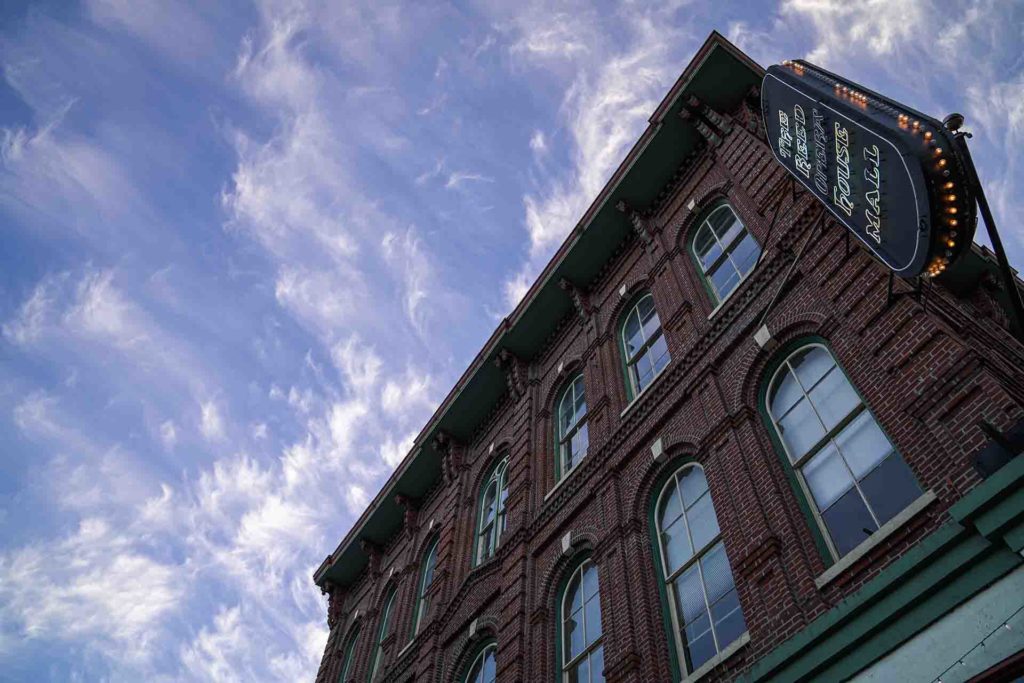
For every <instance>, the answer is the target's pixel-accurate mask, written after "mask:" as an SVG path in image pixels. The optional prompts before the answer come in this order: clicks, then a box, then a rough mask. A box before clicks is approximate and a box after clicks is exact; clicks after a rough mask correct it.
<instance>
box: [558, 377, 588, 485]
mask: <svg viewBox="0 0 1024 683" xmlns="http://www.w3.org/2000/svg"><path fill="white" fill-rule="evenodd" d="M578 377H583V369H582V368H580V370H579V371H578V372H576V373H574V374H573V375H572V377H570V378H569V379H567V380H566V381H564V382H563V383H562V389H561V390H560V391H559V392H558V393H557V394H556V395H555V405H554V410H552V411H551V412H552V416H553V419H552V420H551V426H552V428H553V439H554V444H555V483H556V484H557V483H558V482H560V481H562V477H563V474H562V450H561V449H562V445H561V443H562V442H561V436H562V435H561V433H560V430H559V427H558V419H559V414H558V410H559V408H561V406H562V399H564V398H565V394H566V393H567V392H568V391H570V390H571V389H572V385H573V384H575V382H576V379H577V378H578ZM586 394H587V380H586V378H585V377H584V379H583V400H586ZM574 408H575V406H574ZM587 410H588V411H589V410H590V405H589V404H588V405H587ZM584 419H585V417H584ZM584 457H586V456H584Z"/></svg>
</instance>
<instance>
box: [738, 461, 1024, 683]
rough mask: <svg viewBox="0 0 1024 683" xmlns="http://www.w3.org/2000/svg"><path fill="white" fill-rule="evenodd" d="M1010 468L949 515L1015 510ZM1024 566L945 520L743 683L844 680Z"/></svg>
mask: <svg viewBox="0 0 1024 683" xmlns="http://www.w3.org/2000/svg"><path fill="white" fill-rule="evenodd" d="M1011 464H1012V465H1013V470H1011V471H1009V472H1003V470H1000V472H998V473H996V475H993V477H990V478H989V479H988V480H986V481H984V482H982V483H981V484H979V485H978V486H977V487H976V488H975V489H974V491H972V492H971V493H970V494H969V495H968V496H965V497H964V498H963V499H962V500H961V501H960V503H958V504H957V505H955V506H954V507H953V508H951V510H950V512H951V516H953V517H956V516H958V515H964V514H967V513H970V512H972V511H976V510H983V509H992V505H993V503H992V501H997V503H998V502H1000V501H1006V500H1013V501H1014V504H1015V505H1020V503H1019V502H1017V499H1016V495H1015V494H1016V493H1017V491H1018V490H1019V487H1018V485H1017V482H1018V481H1019V480H1020V477H1021V474H1022V472H1024V458H1021V457H1018V458H1016V459H1015V460H1014V462H1013V463H1011ZM1007 467H1010V465H1007ZM1003 469H1004V470H1005V469H1006V468H1003ZM997 475H998V476H997ZM961 504H962V505H961ZM958 508H959V509H958ZM1017 514H1018V516H1020V515H1022V514H1024V509H1021V508H1019V509H1018V510H1017ZM1011 531H1012V529H1011ZM1022 564H1024V559H1022V558H1021V556H1020V555H1019V554H1017V553H1015V552H1013V551H1012V550H1010V549H1009V548H1008V547H1007V546H1006V545H1004V544H1003V543H1002V542H1001V540H1000V539H993V540H990V539H988V538H985V537H984V536H981V535H978V534H977V533H975V530H974V529H971V528H969V527H965V526H963V525H961V524H959V523H958V522H956V521H950V522H948V523H947V524H946V525H945V526H943V527H942V528H940V529H938V530H937V531H935V532H934V533H932V534H931V535H929V536H927V537H926V538H924V539H923V540H922V541H921V542H920V543H919V544H918V545H916V546H915V547H913V548H911V549H910V550H909V551H908V552H907V553H906V554H905V555H903V557H901V558H899V559H898V560H896V561H895V562H893V563H892V564H891V565H890V566H889V567H887V568H886V569H885V570H883V571H882V572H881V573H880V574H879V575H878V576H877V577H875V578H874V579H872V580H871V581H869V582H868V583H867V584H865V585H864V587H863V588H861V589H860V590H859V591H857V592H856V593H854V594H853V595H851V596H849V597H848V598H846V599H845V600H843V601H842V602H841V603H839V604H838V605H837V606H835V607H834V608H832V609H831V610H829V611H828V612H826V613H825V614H823V615H821V616H820V617H818V618H817V619H815V620H814V621H813V622H811V624H809V625H808V626H807V627H806V628H804V629H803V630H802V631H800V632H799V633H797V634H796V635H794V636H793V637H791V638H790V639H789V640H787V641H786V642H784V643H782V644H781V645H779V646H778V647H777V648H775V650H773V651H772V652H771V653H769V654H768V655H767V656H766V657H764V658H762V659H761V660H759V661H758V662H757V663H755V664H754V666H753V667H752V668H751V669H750V670H749V671H747V672H746V673H745V674H744V676H743V677H742V679H741V680H744V681H747V682H748V683H754V682H756V681H766V680H771V681H790V680H821V681H835V680H845V679H847V678H849V677H851V676H853V675H854V674H856V673H857V672H858V671H860V670H862V669H864V668H866V667H868V666H869V665H871V664H872V663H873V662H875V661H877V660H879V659H881V658H882V657H884V656H885V655H887V654H888V653H890V652H892V651H893V650H895V649H896V648H897V647H899V646H900V645H901V644H903V643H904V642H906V641H907V640H909V639H910V638H912V637H913V636H915V635H916V634H917V633H919V632H921V631H922V630H924V629H925V628H926V627H928V626H929V625H930V624H932V623H933V622H935V621H936V620H938V619H940V618H941V617H943V616H944V615H946V614H948V613H949V612H950V611H951V610H953V609H954V608H956V607H957V606H958V605H960V604H962V603H963V602H964V601H966V600H968V599H969V598H971V597H972V596H974V595H975V594H977V593H978V592H980V591H982V590H984V589H985V588H986V587H988V586H990V585H991V584H993V583H994V582H996V581H997V580H999V579H1000V578H1002V577H1003V576H1005V575H1006V574H1008V573H1009V572H1010V571H1012V570H1014V569H1015V568H1017V567H1019V566H1021V565H1022Z"/></svg>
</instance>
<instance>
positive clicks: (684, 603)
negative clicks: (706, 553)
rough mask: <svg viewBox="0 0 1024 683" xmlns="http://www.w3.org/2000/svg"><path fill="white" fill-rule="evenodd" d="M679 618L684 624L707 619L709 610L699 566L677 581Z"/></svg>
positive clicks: (695, 566) (689, 570)
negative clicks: (705, 600) (705, 601)
mask: <svg viewBox="0 0 1024 683" xmlns="http://www.w3.org/2000/svg"><path fill="white" fill-rule="evenodd" d="M675 585H676V600H677V603H676V604H677V605H678V607H679V618H680V619H682V621H683V624H689V623H691V622H695V623H696V622H698V621H699V620H700V619H701V618H702V617H703V618H704V619H706V618H707V614H708V608H707V605H706V604H705V603H704V586H703V585H702V584H701V580H700V572H699V571H698V569H697V564H694V565H693V566H692V567H690V568H689V569H687V570H686V571H685V572H683V573H682V574H681V575H680V576H679V578H677V579H676V581H675Z"/></svg>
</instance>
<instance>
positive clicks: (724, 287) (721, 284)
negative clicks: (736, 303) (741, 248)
mask: <svg viewBox="0 0 1024 683" xmlns="http://www.w3.org/2000/svg"><path fill="white" fill-rule="evenodd" d="M708 277H709V278H710V280H711V286H712V287H713V288H714V290H715V294H717V295H718V299H719V301H721V300H722V299H724V298H725V297H727V296H729V293H730V292H731V291H732V290H733V289H735V288H736V285H738V284H739V282H740V274H739V273H737V272H736V269H735V268H734V267H733V265H732V262H731V261H729V260H728V259H726V260H725V261H722V262H721V263H719V264H718V267H717V268H715V269H714V270H713V271H711V272H710V273H708Z"/></svg>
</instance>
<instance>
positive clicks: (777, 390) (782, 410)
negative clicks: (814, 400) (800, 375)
mask: <svg viewBox="0 0 1024 683" xmlns="http://www.w3.org/2000/svg"><path fill="white" fill-rule="evenodd" d="M777 377H778V379H777V381H776V382H775V384H773V385H772V391H771V394H770V395H769V396H768V405H769V406H770V407H771V412H772V417H774V418H775V419H778V418H780V417H782V416H783V415H785V414H786V411H787V410H789V409H790V408H791V407H792V406H793V404H794V403H796V402H797V401H799V400H800V399H801V398H803V395H804V393H803V391H801V389H800V385H799V384H797V382H796V378H795V377H794V376H793V373H791V372H790V371H789V369H788V368H786V367H783V368H782V370H780V371H779V374H778V375H777Z"/></svg>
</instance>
